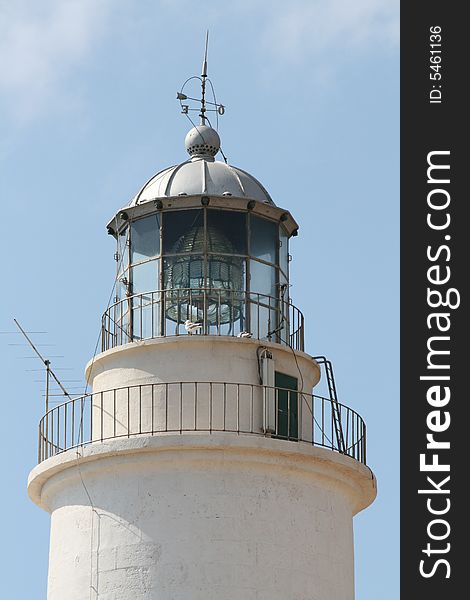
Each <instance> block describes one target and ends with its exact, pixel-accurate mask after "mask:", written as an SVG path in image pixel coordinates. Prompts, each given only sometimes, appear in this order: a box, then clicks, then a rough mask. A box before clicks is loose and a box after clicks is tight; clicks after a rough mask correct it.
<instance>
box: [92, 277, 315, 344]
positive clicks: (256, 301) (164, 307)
mask: <svg viewBox="0 0 470 600" xmlns="http://www.w3.org/2000/svg"><path fill="white" fill-rule="evenodd" d="M186 320H190V321H192V322H197V323H200V324H201V328H200V330H199V331H198V334H199V335H217V336H233V337H237V336H239V335H240V334H241V333H243V332H248V334H249V335H250V337H253V338H255V339H258V340H266V341H273V342H277V343H280V344H284V345H286V346H290V347H291V348H293V349H294V350H303V349H304V317H303V315H302V313H301V312H300V310H299V309H298V308H296V307H295V306H294V305H293V304H292V303H291V302H290V301H287V300H284V299H282V298H274V297H272V296H266V295H264V294H257V293H254V292H235V291H231V290H222V289H209V288H191V289H182V288H181V289H180V288H176V289H170V290H163V291H154V292H146V293H142V294H135V295H133V296H129V297H128V298H125V299H124V300H120V301H119V302H116V303H115V304H113V305H111V306H110V307H109V308H108V309H107V310H106V312H105V313H104V315H103V317H102V350H103V351H105V350H108V349H109V348H114V347H116V346H120V345H122V344H126V343H128V342H133V341H136V340H143V339H151V338H157V337H168V336H174V335H176V336H178V335H185V334H186V333H187V332H186V329H185V326H184V323H185V321H186Z"/></svg>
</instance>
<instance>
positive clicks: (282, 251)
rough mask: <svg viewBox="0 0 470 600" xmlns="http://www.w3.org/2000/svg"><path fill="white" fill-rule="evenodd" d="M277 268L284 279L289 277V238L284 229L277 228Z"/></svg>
mask: <svg viewBox="0 0 470 600" xmlns="http://www.w3.org/2000/svg"><path fill="white" fill-rule="evenodd" d="M279 240H280V242H279V266H280V267H281V270H282V271H283V273H284V275H285V276H286V277H288V276H289V238H288V236H287V233H286V232H285V231H284V227H283V226H282V225H281V226H280V227H279Z"/></svg>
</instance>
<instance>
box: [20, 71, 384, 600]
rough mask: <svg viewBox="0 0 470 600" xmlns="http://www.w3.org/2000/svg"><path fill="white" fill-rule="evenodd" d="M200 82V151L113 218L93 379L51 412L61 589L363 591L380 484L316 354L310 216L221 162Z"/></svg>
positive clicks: (194, 139)
mask: <svg viewBox="0 0 470 600" xmlns="http://www.w3.org/2000/svg"><path fill="white" fill-rule="evenodd" d="M202 82H203V90H202V91H203V94H202V99H201V108H200V124H199V125H196V126H195V127H193V128H192V129H191V130H190V131H189V133H188V134H187V136H186V140H185V146H186V150H187V152H188V155H189V157H188V159H187V160H186V161H185V162H182V163H181V164H178V165H176V166H172V167H169V168H166V169H163V170H162V171H159V172H158V173H157V174H156V175H154V176H153V177H152V178H151V179H150V180H149V181H148V182H147V183H146V184H145V185H144V186H143V187H142V188H141V190H140V191H139V193H138V194H137V195H136V196H135V197H134V198H133V199H132V201H131V202H130V204H128V205H127V206H125V207H124V208H122V209H120V210H118V211H117V213H116V214H115V215H114V216H113V218H112V219H111V221H110V222H109V223H108V233H109V234H111V235H112V236H113V237H114V238H115V240H116V244H117V247H116V254H115V259H116V264H117V275H116V282H117V285H116V297H115V299H114V302H113V303H112V304H111V305H110V306H108V307H107V308H106V311H105V313H104V315H103V321H102V348H101V352H100V353H98V354H97V355H95V356H94V357H93V358H92V360H90V362H89V363H88V364H87V366H86V378H87V381H89V383H90V385H91V386H92V387H91V389H92V393H90V394H88V395H85V396H83V397H80V398H74V399H69V400H68V401H67V402H65V403H64V404H61V405H59V406H56V407H54V408H53V409H51V410H49V411H48V412H47V413H46V415H45V416H44V417H43V419H42V420H41V422H40V427H39V464H38V465H37V466H36V467H35V468H34V469H33V470H32V472H31V474H30V478H29V494H30V497H31V498H32V500H33V501H34V502H35V503H36V504H37V505H39V506H41V507H42V508H43V509H44V510H46V511H48V512H49V513H50V514H51V537H50V557H49V578H48V595H47V598H48V600H89V599H93V600H94V599H97V600H313V599H316V600H353V598H354V565H353V526H352V520H353V516H354V515H355V514H356V513H358V512H359V511H361V510H362V509H364V508H366V507H367V506H368V505H369V504H370V503H371V502H372V501H373V500H374V498H375V494H376V482H375V478H374V476H373V474H372V472H371V471H370V469H369V468H368V467H367V466H366V452H365V450H366V438H365V425H364V423H363V421H362V419H361V418H360V416H359V415H358V414H357V413H356V412H355V411H354V410H352V409H351V408H348V407H347V406H345V405H343V404H340V403H339V402H338V400H337V398H336V390H335V386H334V379H333V372H332V368H331V363H329V361H327V360H326V359H324V358H321V357H317V359H316V360H315V359H314V358H312V356H310V355H309V354H307V353H306V352H305V348H304V318H303V316H302V313H301V312H300V310H299V309H298V308H296V307H295V306H294V304H293V303H292V301H291V297H290V296H291V282H290V281H289V260H290V255H289V240H290V238H291V237H292V236H295V235H297V231H298V224H297V223H296V221H295V220H294V218H293V217H292V215H291V214H290V212H289V211H288V210H286V209H285V208H280V207H278V206H277V204H275V203H274V202H273V200H272V198H271V196H270V195H269V193H268V192H267V191H266V189H265V187H264V186H263V185H262V184H261V183H260V182H259V181H258V180H257V179H255V178H254V177H253V176H252V175H250V174H249V173H247V172H246V171H243V170H242V169H240V168H237V167H234V166H231V165H229V164H227V163H226V162H223V161H219V160H216V158H215V157H216V155H217V154H218V152H219V150H220V139H219V135H218V133H217V131H216V130H215V129H213V128H212V127H211V126H209V124H208V122H207V114H206V111H208V110H209V108H208V103H207V102H206V101H205V97H204V92H205V86H204V84H205V82H206V71H205V67H204V68H203V77H202ZM178 97H179V98H180V100H183V101H184V100H185V99H187V96H186V94H184V93H180V94H179V95H178ZM213 105H214V110H218V111H219V113H221V112H223V107H222V109H221V107H220V105H217V104H216V103H215V101H214V103H213ZM183 109H184V110H185V111H187V110H188V109H187V107H186V108H183ZM321 371H323V372H324V376H325V377H326V380H327V383H328V385H329V390H330V395H329V396H328V397H326V398H323V397H320V396H317V395H314V394H312V391H314V389H313V388H314V386H315V385H316V384H317V383H318V381H319V379H320V376H321Z"/></svg>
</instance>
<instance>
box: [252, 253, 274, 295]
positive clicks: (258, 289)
mask: <svg viewBox="0 0 470 600" xmlns="http://www.w3.org/2000/svg"><path fill="white" fill-rule="evenodd" d="M276 283H277V282H276V268H275V267H271V266H269V265H265V264H263V263H260V262H258V261H256V260H250V295H251V297H252V299H254V298H253V296H254V295H256V294H263V295H266V296H272V297H277V292H276Z"/></svg>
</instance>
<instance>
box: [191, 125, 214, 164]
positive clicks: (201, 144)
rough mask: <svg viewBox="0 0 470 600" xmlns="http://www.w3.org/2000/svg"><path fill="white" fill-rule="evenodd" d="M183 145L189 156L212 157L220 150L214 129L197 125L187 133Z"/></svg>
mask: <svg viewBox="0 0 470 600" xmlns="http://www.w3.org/2000/svg"><path fill="white" fill-rule="evenodd" d="M184 145H185V146H186V150H187V152H188V154H190V155H191V156H206V157H207V156H212V157H214V156H215V155H216V154H217V152H218V151H219V150H220V137H219V134H218V133H217V131H216V130H215V129H212V127H208V126H207V125H198V126H197V127H193V128H192V129H191V130H190V131H188V133H187V135H186V138H185V140H184Z"/></svg>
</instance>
